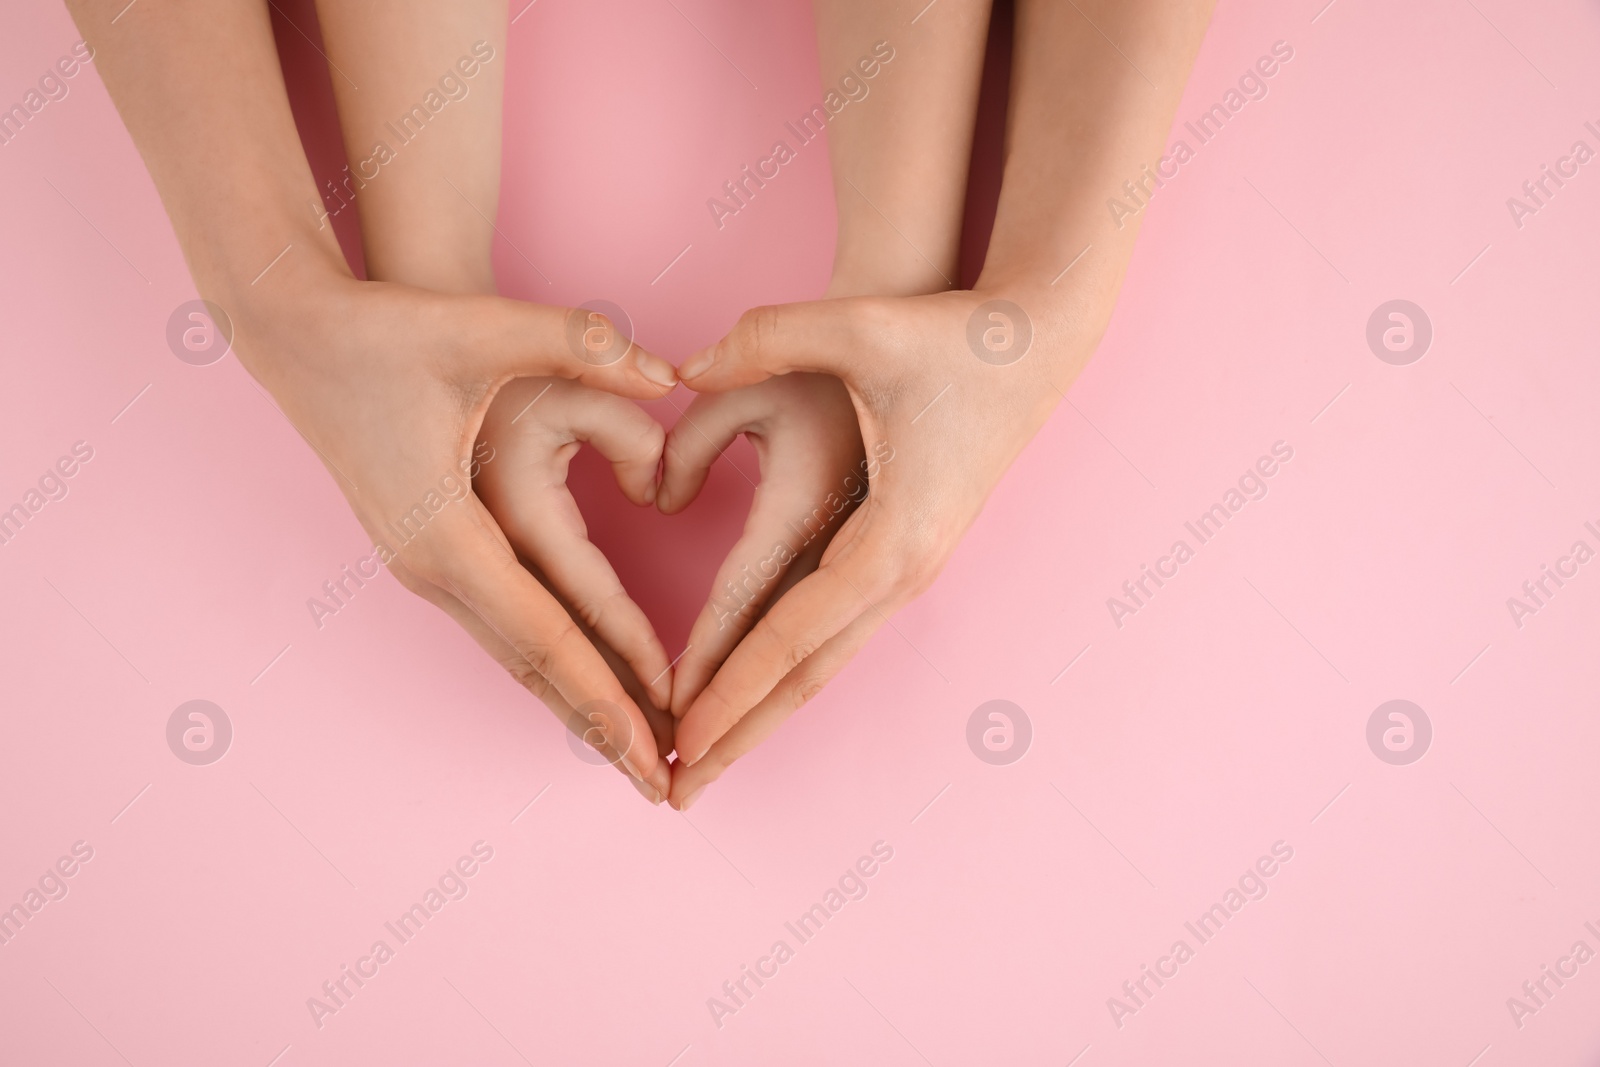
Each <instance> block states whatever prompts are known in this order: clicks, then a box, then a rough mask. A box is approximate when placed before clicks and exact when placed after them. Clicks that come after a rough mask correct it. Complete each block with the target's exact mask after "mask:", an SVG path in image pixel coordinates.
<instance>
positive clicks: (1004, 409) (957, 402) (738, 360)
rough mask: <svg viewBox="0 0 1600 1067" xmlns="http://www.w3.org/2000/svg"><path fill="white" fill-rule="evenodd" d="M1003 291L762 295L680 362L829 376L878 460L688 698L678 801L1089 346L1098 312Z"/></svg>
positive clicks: (769, 706)
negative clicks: (777, 593)
mask: <svg viewBox="0 0 1600 1067" xmlns="http://www.w3.org/2000/svg"><path fill="white" fill-rule="evenodd" d="M1007 296H1008V294H1005V293H1001V292H994V291H985V292H969V291H956V292H944V293H937V294H933V295H927V296H914V297H905V298H852V299H842V300H824V301H818V302H815V303H804V304H790V305H785V306H781V307H764V308H757V309H755V310H753V311H750V312H748V313H747V314H746V315H745V316H744V317H743V318H742V319H741V320H740V321H739V323H738V325H737V326H736V327H735V328H734V329H733V331H732V332H731V333H729V334H728V336H727V337H725V338H724V339H723V340H722V341H720V342H719V343H717V344H716V345H714V346H712V347H710V348H708V349H705V350H703V351H701V352H699V353H696V354H695V355H694V356H693V357H691V358H690V359H689V360H688V361H687V362H685V363H684V365H683V367H682V368H681V369H680V371H679V374H680V376H681V377H682V378H683V380H684V381H685V382H686V383H687V384H689V385H690V386H691V387H692V388H694V389H696V390H700V391H711V392H717V391H725V390H731V389H738V388H741V387H746V386H749V385H753V384H755V383H757V382H761V381H765V380H767V379H768V378H770V377H771V376H773V375H781V374H791V373H794V372H797V371H805V372H817V373H825V374H832V375H835V376H837V377H838V378H839V379H840V380H842V381H843V382H844V384H845V387H846V388H847V389H848V391H849V395H850V400H851V402H852V403H853V405H854V408H855V413H856V417H857V419H858V420H859V424H860V433H861V437H862V439H863V440H864V441H865V443H866V453H867V455H868V456H869V457H873V458H874V459H875V460H876V461H877V462H876V463H875V464H874V465H873V467H872V469H871V475H872V476H871V488H870V492H869V494H868V496H867V499H866V502H865V503H864V504H863V505H862V506H861V507H860V508H859V509H858V510H857V511H856V512H855V513H854V514H853V515H851V516H850V518H849V519H848V521H846V522H845V524H844V526H843V528H842V529H841V530H840V531H839V533H838V534H837V535H836V536H835V537H834V539H833V541H832V542H831V543H830V544H829V545H828V547H827V550H826V551H825V553H824V554H823V556H822V561H821V565H820V566H819V567H818V568H817V570H816V572H815V573H813V574H811V575H810V576H808V577H806V578H804V579H803V580H801V581H800V582H799V583H798V584H796V585H795V586H794V588H793V589H791V590H789V591H788V592H787V593H786V594H784V596H783V597H782V598H781V599H779V600H778V601H777V602H776V603H774V604H773V605H772V606H771V607H770V608H769V610H768V611H767V613H766V615H765V616H764V617H762V619H761V620H760V621H759V622H757V623H756V624H755V626H754V627H753V628H752V629H751V630H750V633H749V634H748V635H747V636H746V637H745V638H744V640H743V641H742V642H740V644H739V646H738V647H737V648H736V649H734V651H733V653H732V654H731V655H730V656H729V657H728V658H727V661H726V662H725V663H723V665H722V667H721V669H720V670H718V671H717V673H716V675H715V676H714V677H713V678H712V679H711V681H710V683H709V684H708V685H707V686H706V687H705V688H704V690H703V691H701V692H700V694H699V695H698V697H697V698H696V699H695V700H694V702H693V703H692V705H691V706H690V707H689V708H688V709H687V710H686V711H685V712H684V714H683V716H682V718H681V720H680V721H679V723H678V727H677V747H678V756H679V758H680V760H681V761H682V762H681V764H680V765H679V766H678V767H676V768H675V769H674V775H673V784H672V796H671V799H672V802H673V803H674V805H676V806H679V807H683V806H686V805H687V804H688V803H691V802H692V801H693V800H694V798H695V797H696V796H697V795H698V794H699V792H700V790H701V789H703V788H704V787H705V785H706V784H707V783H709V782H711V781H713V780H714V779H715V778H717V777H718V776H719V775H720V774H721V773H722V771H723V770H725V769H726V768H727V766H728V765H729V764H730V763H732V762H733V761H734V760H735V759H737V758H738V757H739V756H741V755H743V754H744V753H745V752H747V751H749V750H750V749H751V748H752V747H753V746H754V745H756V744H757V743H759V742H760V741H761V740H762V739H763V738H764V737H766V736H767V735H768V734H769V733H771V732H772V730H773V729H775V728H776V727H777V725H778V724H779V723H781V722H782V721H783V720H784V719H785V718H787V717H788V715H789V714H790V713H792V712H793V711H794V710H795V709H796V708H798V707H799V706H800V705H801V704H802V703H804V702H805V701H806V700H807V699H809V698H810V697H812V696H814V695H815V694H816V693H817V692H818V690H820V689H821V688H822V686H823V685H824V684H826V682H827V681H828V680H829V679H831V678H832V677H833V676H834V675H835V674H836V673H838V671H839V670H840V669H841V668H842V667H843V666H844V665H845V663H846V662H848V661H849V659H850V657H851V656H853V655H854V654H855V653H856V651H858V650H859V649H860V648H861V646H862V645H863V644H864V643H865V642H866V640H867V638H868V637H869V636H871V634H872V633H873V632H874V631H875V630H877V628H878V627H879V626H881V625H882V624H883V623H884V622H885V621H887V619H888V617H889V615H890V614H892V613H893V612H894V611H896V610H897V609H899V608H900V607H901V606H903V605H904V604H905V603H907V602H908V601H910V600H911V599H913V598H914V597H916V596H917V595H918V594H920V593H921V592H922V591H923V590H925V589H926V588H927V587H928V586H929V585H930V584H931V583H932V582H933V580H934V578H935V577H936V576H937V575H938V573H939V571H940V570H941V568H942V567H943V566H944V564H945V562H946V560H948V559H949V557H950V555H951V553H952V552H953V551H954V550H955V547H956V544H957V542H958V541H959V540H960V539H961V537H962V535H963V534H964V533H965V532H966V530H967V528H968V526H970V525H971V523H972V521H973V520H974V519H975V518H976V517H977V515H978V512H979V511H980V510H981V509H982V507H983V504H984V501H985V500H986V499H987V498H988V495H989V492H990V490H992V489H993V488H994V486H995V484H996V483H997V482H998V481H999V480H1000V478H1001V476H1002V475H1003V474H1004V473H1005V471H1006V468H1007V467H1008V466H1009V465H1010V464H1011V461H1012V460H1013V459H1015V458H1016V456H1017V454H1018V453H1019V452H1021V450H1022V448H1023V446H1024V445H1026V444H1027V443H1028V441H1029V440H1030V439H1031V438H1032V437H1033V435H1034V433H1035V432H1037V430H1038V428H1039V427H1040V426H1041V425H1043V423H1044V421H1045V419H1046V418H1048V417H1049V414H1050V412H1051V410H1052V409H1053V408H1054V406H1055V404H1056V402H1057V401H1059V400H1060V398H1061V395H1062V393H1061V391H1062V390H1064V389H1065V388H1066V386H1067V384H1068V383H1069V382H1070V381H1071V379H1072V377H1074V376H1075V375H1076V373H1077V371H1078V370H1079V369H1080V368H1081V367H1082V365H1083V363H1084V362H1085V361H1086V360H1087V359H1088V357H1089V355H1090V354H1091V353H1092V351H1093V349H1094V346H1095V344H1096V343H1097V341H1098V339H1099V335H1100V331H1101V330H1102V329H1103V324H1104V323H1103V317H1102V316H1085V317H1074V316H1073V315H1071V314H1068V313H1063V312H1061V311H1059V310H1055V311H1053V312H1052V313H1051V314H1050V315H1048V316H1047V315H1045V314H1044V313H1043V311H1042V309H1043V308H1045V307H1046V306H1047V302H1046V301H1045V300H1044V299H1043V298H1042V297H1040V298H1035V297H1033V296H1030V295H1025V294H1022V293H1012V294H1009V296H1010V299H1011V300H1015V301H1018V302H1021V303H1024V304H1030V305H1032V306H1034V307H1036V308H1037V309H1040V314H1037V315H1035V316H1033V317H1032V318H1031V320H1030V319H1029V317H1028V316H1027V315H1026V313H1025V312H1022V311H1021V309H1020V308H1018V307H1017V306H1016V304H1011V303H1007V304H1001V305H996V304H992V303H990V302H991V301H994V300H996V299H1004V298H1006V297H1007ZM1048 306H1051V307H1053V308H1056V309H1059V307H1060V304H1059V302H1058V301H1051V302H1049V304H1048ZM996 316H998V317H996ZM969 338H975V339H976V344H974V343H969Z"/></svg>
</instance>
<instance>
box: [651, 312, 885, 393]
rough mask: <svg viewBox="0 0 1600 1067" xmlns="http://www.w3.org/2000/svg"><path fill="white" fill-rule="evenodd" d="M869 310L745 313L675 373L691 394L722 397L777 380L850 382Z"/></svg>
mask: <svg viewBox="0 0 1600 1067" xmlns="http://www.w3.org/2000/svg"><path fill="white" fill-rule="evenodd" d="M872 307H873V304H872V302H871V301H869V300H865V299H859V298H857V299H849V300H814V301H809V302H805V303H798V304H776V305H771V306H768V307H758V308H751V309H750V310H749V311H746V312H745V313H744V314H743V315H741V316H740V317H739V321H738V323H737V324H736V325H735V326H734V328H733V329H732V330H731V331H729V333H728V335H727V336H726V337H724V338H723V339H722V340H720V341H718V342H717V343H716V344H714V345H712V346H711V347H709V348H702V349H701V350H700V351H698V352H696V353H695V354H694V355H692V356H690V357H689V358H688V359H687V360H685V361H684V364H683V368H682V369H681V370H680V371H679V372H678V376H679V378H681V379H682V380H683V382H684V384H685V385H687V386H689V388H691V389H694V390H696V391H697V392H723V391H725V390H728V389H737V388H739V387H740V386H745V385H754V384H755V383H757V382H761V381H765V380H766V379H768V378H772V377H775V376H777V375H779V374H791V373H793V372H795V371H813V372H817V373H822V374H832V375H833V376H834V377H836V378H841V379H843V380H844V381H846V382H849V381H852V380H853V377H854V371H855V370H856V369H857V367H858V366H859V361H858V360H856V359H854V358H853V357H854V356H855V354H856V352H857V351H858V350H859V348H860V346H861V344H862V343H863V342H864V341H865V339H866V337H867V335H868V333H869V332H870V331H869V329H867V328H865V327H866V325H867V322H868V319H869V318H870V316H871V312H872Z"/></svg>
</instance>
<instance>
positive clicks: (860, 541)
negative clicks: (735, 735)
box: [677, 511, 894, 765]
mask: <svg viewBox="0 0 1600 1067" xmlns="http://www.w3.org/2000/svg"><path fill="white" fill-rule="evenodd" d="M867 514H869V513H868V512H867V511H863V512H861V515H867ZM853 518H857V517H853ZM881 540H882V539H881V538H879V537H877V536H875V535H874V531H873V530H870V529H866V528H865V524H863V529H862V533H861V535H860V536H859V537H857V538H854V539H853V540H852V541H851V542H850V543H848V544H847V545H846V546H845V547H844V549H843V550H842V551H839V552H838V553H837V554H833V555H832V558H826V557H825V558H824V562H823V564H822V566H821V567H819V568H818V569H817V571H816V572H815V573H814V574H811V575H808V576H807V577H806V578H804V579H802V580H801V581H800V582H799V583H798V584H796V585H795V587H794V588H793V589H791V590H789V591H788V593H786V594H785V595H784V597H783V598H782V599H781V600H779V601H777V602H776V603H774V604H773V605H772V607H771V608H770V610H768V612H767V614H766V615H764V616H763V617H762V618H761V620H760V621H759V622H757V623H756V624H755V626H754V627H752V628H751V630H750V633H749V634H748V635H747V636H746V637H745V638H744V640H743V641H741V642H739V646H738V647H737V648H735V649H734V650H733V653H732V654H731V655H730V656H729V657H728V659H727V662H725V663H724V664H723V665H722V667H721V668H720V669H719V670H718V671H717V673H716V675H715V676H714V677H713V678H712V679H711V682H710V684H709V685H707V686H706V687H705V689H704V690H702V691H701V693H700V695H699V696H698V697H696V698H695V701H694V703H693V704H692V705H690V707H689V709H688V710H687V711H686V712H684V714H683V718H682V719H680V720H679V722H678V728H677V745H678V757H679V758H680V759H681V760H683V761H684V762H685V763H688V764H691V765H692V764H694V763H696V762H697V761H699V759H700V758H701V757H702V756H704V755H705V753H706V751H707V750H708V749H709V748H710V747H711V746H712V744H713V743H714V742H715V741H716V740H717V739H718V738H719V737H721V736H722V735H723V734H725V733H727V731H728V729H729V728H730V727H732V726H733V724H734V723H736V722H738V721H739V720H740V719H741V718H743V717H744V715H745V713H746V712H748V711H749V710H750V709H751V708H753V707H755V706H756V705H757V704H758V703H760V702H761V700H762V698H763V697H765V696H766V695H767V694H768V693H770V692H771V691H772V690H773V688H774V687H775V686H777V685H778V683H779V682H781V681H782V680H783V678H784V677H785V676H786V675H788V673H789V672H790V671H792V670H793V669H794V668H795V667H797V666H799V665H800V664H801V663H803V662H804V661H805V660H806V659H807V657H809V656H810V655H811V654H812V653H813V652H815V651H816V650H817V649H818V648H821V647H822V645H823V644H824V643H825V642H827V641H828V640H829V639H830V638H832V637H833V636H834V635H836V634H838V633H839V632H840V631H842V630H843V629H844V628H845V627H846V626H849V625H850V624H851V623H853V622H854V621H855V620H856V619H857V618H859V617H860V616H861V615H863V614H864V613H868V612H871V613H874V614H877V615H880V616H887V614H888V611H889V610H892V608H893V606H892V605H887V604H881V603H879V601H881V600H883V599H884V598H886V597H887V595H888V594H889V593H890V592H891V591H892V589H893V584H894V577H893V575H894V570H893V558H892V556H891V554H890V553H889V552H888V551H887V547H888V546H887V545H886V544H880V543H879V542H880V541H881Z"/></svg>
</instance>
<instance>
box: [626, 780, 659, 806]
mask: <svg viewBox="0 0 1600 1067" xmlns="http://www.w3.org/2000/svg"><path fill="white" fill-rule="evenodd" d="M633 788H635V789H637V790H638V791H639V795H640V796H642V797H644V798H645V799H646V800H648V801H649V802H650V803H652V804H660V803H661V793H660V792H659V791H657V789H656V787H655V786H653V785H651V784H650V783H649V782H634V783H633Z"/></svg>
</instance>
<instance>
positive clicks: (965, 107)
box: [815, 0, 990, 296]
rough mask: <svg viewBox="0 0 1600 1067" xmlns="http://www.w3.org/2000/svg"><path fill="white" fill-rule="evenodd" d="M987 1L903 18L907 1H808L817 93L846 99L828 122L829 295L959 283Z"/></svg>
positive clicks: (946, 5)
mask: <svg viewBox="0 0 1600 1067" xmlns="http://www.w3.org/2000/svg"><path fill="white" fill-rule="evenodd" d="M989 7H990V0H943V2H941V3H939V4H938V5H937V6H934V7H932V8H930V9H929V10H927V11H925V12H923V14H922V16H921V17H920V18H918V20H917V21H916V23H914V24H911V23H909V21H908V19H909V16H908V14H907V11H906V8H905V7H904V5H897V4H893V3H885V2H882V0H816V4H815V13H816V21H817V44H818V47H817V52H818V59H819V63H820V65H821V73H822V88H823V92H824V93H825V94H826V93H829V92H832V93H835V94H837V98H838V99H843V100H847V101H848V102H847V103H846V104H845V105H844V106H843V109H842V110H841V111H840V112H839V113H838V114H837V115H835V116H834V117H833V118H832V119H831V120H830V121H829V123H828V154H829V157H830V159H831V161H832V164H833V185H834V196H835V199H836V201H837V202H838V209H839V236H838V244H837V247H836V250H835V253H834V270H833V281H832V284H831V285H830V286H829V289H828V295H829V296H858V295H866V294H873V295H879V296H910V295H914V294H918V293H932V292H938V291H940V290H943V289H949V288H952V287H953V286H954V285H955V284H956V269H957V260H958V257H959V254H960V247H961V216H962V206H963V204H964V202H965V199H966V189H967V165H968V162H969V160H970V158H971V155H972V128H973V122H974V120H975V117H976V115H977V107H978V85H979V82H980V80H981V78H982V75H983V55H984V44H985V41H986V39H987V34H988V25H989ZM886 57H887V58H886ZM858 97H859V98H858ZM825 100H826V97H825Z"/></svg>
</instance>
